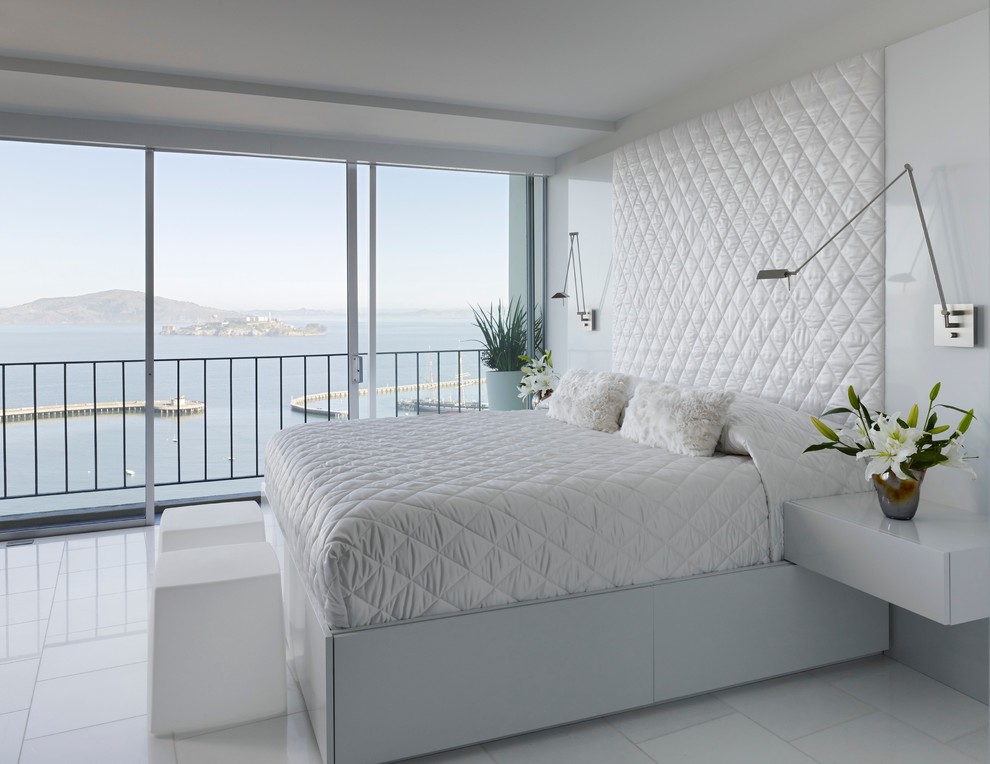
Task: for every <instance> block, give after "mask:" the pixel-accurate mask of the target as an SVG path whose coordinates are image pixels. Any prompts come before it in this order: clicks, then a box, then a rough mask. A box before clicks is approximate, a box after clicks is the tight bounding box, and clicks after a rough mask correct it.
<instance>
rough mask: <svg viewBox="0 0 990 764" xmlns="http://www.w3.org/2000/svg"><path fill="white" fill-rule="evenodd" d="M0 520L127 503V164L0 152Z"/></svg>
mask: <svg viewBox="0 0 990 764" xmlns="http://www.w3.org/2000/svg"><path fill="white" fill-rule="evenodd" d="M0 177H2V178H3V183H0V274H2V276H0V410H2V413H0V522H2V521H3V520H6V521H7V522H8V524H9V523H12V522H13V521H14V520H15V519H16V518H17V517H18V516H21V515H36V514H41V515H46V516H48V517H53V518H57V517H59V516H60V515H61V514H62V513H65V512H67V511H70V510H73V509H77V508H79V507H115V506H120V505H128V504H130V505H133V504H134V503H135V502H140V501H141V497H142V495H143V490H142V489H141V488H140V486H143V485H144V482H145V475H144V470H143V467H144V419H143V417H142V414H141V410H142V406H141V405H139V402H140V400H141V399H142V398H143V393H142V380H143V375H142V367H141V364H140V359H141V358H142V356H143V352H144V334H143V329H142V326H143V322H144V294H143V286H144V254H143V253H144V208H143V205H144V191H143V189H144V161H143V156H142V154H141V152H137V151H127V150H122V149H112V148H95V147H86V146H64V145H52V144H42V143H24V142H10V141H0Z"/></svg>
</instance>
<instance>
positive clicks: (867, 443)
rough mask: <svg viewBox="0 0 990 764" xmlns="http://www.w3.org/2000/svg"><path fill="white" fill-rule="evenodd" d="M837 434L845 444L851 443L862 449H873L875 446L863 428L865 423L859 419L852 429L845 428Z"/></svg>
mask: <svg viewBox="0 0 990 764" xmlns="http://www.w3.org/2000/svg"><path fill="white" fill-rule="evenodd" d="M836 434H837V435H838V436H839V440H841V441H842V442H843V443H851V444H853V445H856V446H859V447H860V448H871V447H872V446H873V441H872V440H871V438H870V435H869V433H868V432H867V431H866V428H865V427H863V423H862V422H861V421H859V420H858V419H857V420H856V421H855V422H854V423H853V426H852V427H844V428H843V429H841V430H839V431H838V432H837V433H836Z"/></svg>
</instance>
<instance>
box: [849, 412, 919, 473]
mask: <svg viewBox="0 0 990 764" xmlns="http://www.w3.org/2000/svg"><path fill="white" fill-rule="evenodd" d="M899 417H900V414H894V415H893V416H885V415H883V414H879V415H878V416H877V419H876V422H875V425H874V426H875V428H876V434H875V435H874V437H873V444H874V447H873V448H867V449H864V450H863V451H860V452H859V453H858V454H856V458H857V459H869V460H870V461H869V462H868V463H867V465H866V479H867V480H869V479H870V478H871V477H872V476H873V475H882V474H883V473H884V472H887V471H888V470H890V471H892V472H893V473H894V474H895V475H897V477H899V478H900V479H901V480H909V479H910V476H909V475H908V474H907V473H905V472H904V470H903V469H902V465H903V464H904V462H906V461H907V460H908V459H910V458H911V457H912V456H914V454H916V453H917V451H918V440H920V439H921V436H922V433H921V431H920V430H919V429H918V428H916V427H901V426H900V425H899V424H898V423H897V419H898V418H899Z"/></svg>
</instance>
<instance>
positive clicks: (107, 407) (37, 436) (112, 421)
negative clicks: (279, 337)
mask: <svg viewBox="0 0 990 764" xmlns="http://www.w3.org/2000/svg"><path fill="white" fill-rule="evenodd" d="M471 352H475V351H463V350H462V349H460V348H459V349H457V350H446V351H445V350H437V351H433V350H429V351H420V350H408V351H395V352H392V353H378V354H376V356H377V357H378V358H379V359H380V360H384V359H385V358H386V357H387V356H388V355H391V356H392V374H393V379H392V388H393V390H392V395H393V411H394V415H395V416H396V417H398V416H400V415H401V414H402V413H404V412H406V411H412V412H413V413H415V414H433V413H437V414H440V413H444V411H446V410H447V408H449V409H450V410H451V411H453V410H454V402H453V399H451V400H450V402H449V403H448V404H445V403H444V400H443V398H442V395H443V393H442V390H443V389H444V387H449V386H451V385H453V386H456V387H457V404H456V410H457V411H459V412H460V411H466V410H473V409H475V408H476V407H480V405H481V395H482V393H481V383H482V382H483V379H482V377H481V373H482V364H481V355H480V352H476V357H477V363H478V378H477V379H475V380H473V381H472V382H471V383H470V386H471V387H477V389H478V398H477V403H474V402H473V401H470V402H469V400H468V396H467V395H466V394H465V390H464V379H463V368H464V362H465V360H466V358H468V357H470V353H471ZM445 354H450V355H453V356H455V357H456V359H457V368H456V373H454V372H452V374H454V376H453V377H452V379H451V380H444V379H443V374H444V372H443V369H444V365H443V364H444V355H445ZM424 357H425V358H427V359H429V363H430V364H431V366H432V365H433V364H434V363H435V369H432V370H431V378H430V380H429V382H428V383H427V382H425V381H424V379H423V373H424V370H423V358H424ZM402 358H407V359H408V361H411V362H414V364H415V368H414V369H413V368H410V367H409V365H408V363H407V362H404V364H403V368H401V369H400V360H401V359H402ZM266 359H268V360H276V359H277V361H278V369H277V373H278V401H277V402H276V403H275V405H276V407H277V409H278V422H277V428H278V429H279V430H281V429H283V428H284V427H286V426H287V425H291V424H292V422H293V420H292V419H291V418H290V419H289V420H288V421H287V420H286V416H285V411H286V408H287V406H289V405H290V402H291V401H292V400H298V399H296V398H294V397H290V398H289V399H286V398H285V396H286V393H287V391H289V390H288V388H287V386H286V383H287V382H289V383H290V384H293V385H294V384H298V375H294V374H291V373H289V374H288V376H289V378H290V379H288V380H287V379H286V375H287V367H286V365H285V363H286V361H287V360H290V359H292V360H297V359H302V388H303V389H302V392H303V399H302V400H303V403H304V405H302V406H301V407H300V406H299V405H298V403H297V404H296V405H297V408H300V409H301V411H302V413H303V421H304V422H308V420H309V413H310V411H309V403H310V400H309V398H310V395H311V394H312V395H313V396H314V398H315V399H319V398H322V397H323V394H322V393H312V392H311V389H310V388H311V387H312V385H311V384H310V380H309V361H310V360H311V359H314V360H317V361H318V362H319V363H320V365H321V366H322V365H323V363H324V362H325V364H326V377H325V379H326V385H327V392H328V394H327V396H326V399H327V407H326V415H327V418H328V419H329V418H331V417H332V409H331V405H330V401H331V400H335V397H334V396H331V395H330V393H334V392H336V391H334V390H330V388H331V387H332V386H333V384H334V377H333V371H334V369H335V368H336V365H335V364H336V360H337V359H339V360H341V361H342V362H344V361H346V355H345V354H340V353H329V354H320V355H306V354H299V355H287V356H281V355H280V356H229V357H221V358H173V359H157V361H156V363H159V364H174V365H175V400H174V401H173V402H170V405H167V406H166V407H165V409H164V410H163V411H162V412H161V414H162V415H163V416H174V417H175V418H176V422H175V436H176V437H175V438H174V441H175V444H176V451H175V456H176V470H175V474H174V476H172V478H170V479H168V480H164V481H159V482H158V485H160V486H172V485H180V484H189V483H204V484H205V483H213V482H221V481H225V480H239V479H242V478H247V477H252V478H253V477H263V465H262V458H261V457H262V448H263V447H264V445H265V440H266V436H265V434H264V433H262V431H261V428H262V424H263V422H264V423H265V427H266V433H267V432H268V428H269V427H270V426H271V425H272V424H274V420H273V419H270V418H269V415H268V413H267V412H268V411H269V408H268V407H267V406H268V405H269V404H266V402H265V400H267V395H266V396H263V395H262V391H261V385H262V382H263V381H264V380H268V379H269V377H266V376H265V375H264V374H263V373H262V372H264V370H265V369H264V368H263V364H262V361H264V360H266ZM239 361H250V362H251V371H250V372H247V369H246V368H245V369H244V371H245V372H247V373H244V374H241V379H240V381H238V379H237V378H236V377H235V375H234V365H235V363H236V362H239ZM190 362H192V363H201V364H202V400H201V401H199V400H197V401H196V404H197V407H196V411H197V412H198V411H203V413H204V416H203V418H202V422H201V425H200V424H197V423H195V422H183V421H182V419H183V417H184V416H185V415H186V414H187V413H191V412H190V409H189V408H187V407H184V406H183V405H182V404H183V396H182V379H183V377H182V364H183V363H190ZM211 362H217V363H224V362H226V364H227V374H226V375H225V376H226V380H225V381H226V384H227V404H228V415H227V425H228V427H229V433H228V438H227V442H228V458H229V461H230V464H229V466H228V469H226V470H223V471H222V472H220V473H219V475H211V473H210V462H209V454H210V429H211V426H214V427H215V425H216V424H218V423H217V422H216V420H215V418H212V417H210V416H209V414H208V413H207V403H208V402H209V401H211V400H217V395H218V394H219V395H221V396H222V389H221V390H216V389H214V390H213V392H210V391H211V389H213V388H215V387H216V386H221V385H222V384H223V382H221V381H220V379H222V378H218V379H216V380H211V376H210V375H211V371H210V369H211ZM131 363H139V362H137V361H134V360H133V359H132V360H119V359H118V360H109V359H108V360H101V361H61V362H35V363H23V364H14V366H20V367H23V368H25V369H27V368H30V374H31V376H30V395H31V401H30V405H29V406H26V407H23V408H19V409H15V410H14V411H15V414H14V415H12V414H11V410H10V409H8V406H7V403H8V400H9V399H10V398H11V396H10V395H9V391H8V387H9V386H10V385H9V379H10V375H9V374H8V368H10V367H11V364H0V412H2V413H3V416H2V418H0V419H2V421H0V436H2V446H0V466H2V468H3V478H2V483H0V488H2V494H0V499H8V498H10V499H13V498H29V497H30V498H33V497H41V496H59V495H72V494H83V493H92V492H101V491H113V490H122V489H130V488H134V487H136V486H133V485H129V483H128V465H127V461H128V456H129V455H128V445H129V440H130V438H129V437H128V433H127V428H128V420H127V413H128V412H129V411H130V409H129V408H128V401H127V389H128V378H127V375H128V372H129V364H131ZM51 366H56V367H57V366H61V371H62V374H61V380H60V382H61V385H60V386H61V388H62V402H61V405H58V404H57V403H56V404H55V405H49V404H44V405H43V398H45V396H48V395H49V394H50V393H49V390H50V389H51V388H55V389H57V386H58V385H59V382H58V381H57V380H58V378H57V377H54V378H52V379H51V380H50V381H46V380H48V378H47V377H45V376H44V375H43V370H44V368H48V367H51ZM70 366H72V367H78V368H80V369H88V371H89V373H90V374H91V379H90V380H85V377H82V378H80V379H79V380H78V381H75V382H73V383H72V384H70V380H69V373H68V370H69V367H70ZM104 367H106V368H107V370H108V372H109V373H110V375H111V376H110V379H113V376H114V369H115V368H119V379H120V387H119V391H120V393H119V397H120V401H114V402H112V404H111V402H109V401H107V402H104V403H100V397H99V395H100V389H101V388H100V382H99V376H100V374H101V373H102V372H101V369H102V368H104ZM221 373H222V372H221ZM266 373H267V372H266ZM239 374H240V372H239ZM194 376H196V374H195V371H194ZM413 379H414V380H415V384H410V382H411V381H413ZM249 380H251V381H249ZM87 384H88V386H89V387H90V391H89V396H86V395H85V393H84V398H85V397H91V399H92V401H91V403H85V404H79V403H70V402H69V397H70V395H72V394H73V391H74V390H75V391H78V390H79V389H80V388H81V389H83V390H85V388H86V386H87ZM235 384H236V385H237V387H236V388H235ZM248 384H253V386H254V387H253V390H252V391H251V393H250V394H248V391H247V389H246V387H245V386H246V385H248ZM267 384H268V382H266V385H267ZM187 386H188V385H187ZM424 386H425V387H428V388H429V389H430V390H435V392H436V401H435V405H429V404H428V405H426V406H424V405H423V401H424V399H423V391H424ZM289 392H291V391H289ZM367 392H368V395H377V390H371V389H369V390H368V391H367ZM413 395H415V400H413V399H412V396H413ZM238 396H240V397H241V398H244V402H247V401H250V399H251V398H253V406H254V410H253V411H242V412H241V411H240V408H239V409H238V411H239V412H240V413H238V414H237V415H238V416H240V417H241V419H243V421H244V424H245V425H247V422H248V421H249V417H253V420H254V473H253V474H239V472H241V473H250V468H247V469H245V470H240V471H238V470H235V465H234V459H235V431H234V428H235V427H236V426H237V422H236V421H235V419H236V417H235V411H234V409H235V406H238V403H237V401H238V400H240V398H239V397H238ZM403 396H405V397H403ZM109 397H117V396H116V394H112V395H111V396H109ZM197 397H198V396H197ZM263 399H264V400H263ZM426 400H429V397H428V396H427V399H426ZM200 404H201V405H202V408H200ZM144 405H145V406H152V407H153V406H154V405H155V402H154V401H145V404H144ZM263 405H265V406H266V415H265V416H264V417H262V411H261V409H262V406H263ZM117 406H119V407H120V412H119V413H120V417H119V419H118V418H117V417H116V413H117V411H116V408H115V407H117ZM315 410H316V409H314V411H315ZM272 413H274V412H272ZM101 415H104V420H100V419H99V417H100V416H101ZM106 415H109V416H106ZM72 416H92V419H93V422H92V427H93V432H92V438H91V443H90V448H92V454H93V455H92V465H93V480H92V481H85V484H84V486H83V487H73V481H72V478H71V474H72V473H71V471H70V467H71V464H72V461H73V454H74V453H76V451H75V449H78V448H80V445H81V449H82V450H81V452H82V453H83V454H85V453H86V450H87V448H86V445H85V444H86V440H85V436H84V438H83V440H82V441H76V442H72V441H71V440H70V432H69V430H70V428H69V423H68V419H69V417H72ZM221 416H222V412H221ZM57 417H61V418H62V424H61V430H62V441H63V442H62V446H63V454H62V467H63V469H64V475H63V480H62V481H54V486H55V487H54V488H53V487H52V482H53V481H47V478H46V480H42V479H41V477H42V476H41V469H42V467H43V466H44V465H45V464H49V463H50V462H48V461H47V459H48V455H46V454H45V453H44V447H43V446H44V445H45V444H44V443H43V441H44V439H45V437H44V436H45V433H46V432H49V430H46V429H45V428H46V427H47V425H45V424H44V423H42V422H41V421H40V420H42V419H49V418H57ZM29 418H30V419H31V420H32V425H31V430H32V433H33V439H34V441H33V445H32V449H31V451H27V450H26V449H24V451H25V453H24V456H25V457H28V456H29V455H30V457H33V459H34V475H33V486H32V487H30V488H27V489H26V490H25V491H23V492H20V491H17V489H16V488H15V489H14V492H13V493H12V490H11V489H12V485H11V483H10V479H9V468H10V460H11V458H12V457H11V453H12V452H11V449H10V447H9V442H8V436H9V424H10V422H11V421H18V420H19V421H24V422H25V423H26V420H27V419H29ZM101 422H105V423H106V424H103V425H101ZM117 422H119V426H120V428H121V432H120V433H119V435H118V434H117V433H115V432H114V431H113V427H114V426H116V423H117ZM269 422H270V423H271V424H269ZM101 426H102V427H103V436H104V437H102V438H101V434H100V428H101ZM190 426H192V427H193V430H191V431H190V432H187V433H186V435H187V437H186V440H189V437H194V438H195V437H196V436H197V435H198V433H196V432H195V428H196V427H197V426H202V427H203V434H202V438H203V455H202V459H203V464H202V469H199V468H198V467H197V466H196V465H192V467H193V469H192V472H193V473H194V474H195V477H193V476H191V475H190V474H189V473H190V469H188V468H190V466H191V465H190V464H187V465H185V466H186V467H187V469H186V470H185V474H183V469H182V467H183V458H184V457H185V456H188V454H186V453H184V450H183V439H182V432H183V430H187V429H188V428H189V427H190ZM248 426H250V425H248ZM84 431H85V430H84ZM107 437H109V438H110V440H111V441H112V440H114V439H116V438H118V437H119V442H120V445H121V464H120V465H119V466H113V465H110V468H111V472H110V474H112V473H113V471H116V470H117V469H120V471H121V474H122V484H120V485H117V484H116V483H115V482H114V481H113V480H110V481H109V482H110V483H111V484H112V485H108V486H106V487H104V486H102V485H101V481H100V469H101V463H100V450H99V449H100V443H101V441H103V440H106V438H107ZM56 442H57V441H56ZM190 442H192V441H190ZM248 442H250V441H248ZM56 447H57V446H56ZM70 449H72V451H70ZM214 450H215V448H214ZM56 453H57V452H56ZM104 456H106V455H104ZM18 458H20V457H19V456H18ZM56 458H57V457H56ZM191 458H192V457H191ZM46 474H47V473H46ZM46 481H47V482H46ZM103 482H107V481H103ZM0 506H2V505H0Z"/></svg>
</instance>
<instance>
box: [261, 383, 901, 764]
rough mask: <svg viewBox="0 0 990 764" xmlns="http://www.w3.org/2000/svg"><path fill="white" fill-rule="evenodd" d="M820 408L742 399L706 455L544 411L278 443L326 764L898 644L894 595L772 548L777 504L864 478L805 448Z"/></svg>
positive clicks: (338, 431) (594, 712)
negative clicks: (865, 588)
mask: <svg viewBox="0 0 990 764" xmlns="http://www.w3.org/2000/svg"><path fill="white" fill-rule="evenodd" d="M806 421H807V420H806V417H804V416H803V415H799V414H797V413H796V412H793V411H790V410H787V409H785V408H783V407H781V406H777V405H775V404H770V403H766V402H762V401H759V400H757V399H751V398H748V397H745V396H740V397H739V398H738V399H737V401H736V402H735V403H734V404H733V406H732V408H731V409H730V414H729V422H728V424H727V426H726V428H725V429H724V431H723V436H722V439H721V448H722V451H720V452H717V453H716V454H715V455H713V456H712V457H683V456H677V455H673V454H670V453H667V452H664V451H661V450H659V449H652V448H649V447H646V446H642V445H639V444H636V443H632V442H630V441H627V440H625V439H623V438H622V437H620V436H619V435H618V434H605V433H601V432H596V431H593V430H586V429H582V428H578V427H574V426H572V425H569V424H564V423H562V422H559V421H555V420H552V419H550V418H548V417H546V416H545V415H544V414H543V413H542V412H510V413H496V412H492V413H483V414H467V415H458V416H440V417H430V418H427V417H422V418H415V419H412V418H410V419H408V420H400V421H395V420H389V421H363V422H351V423H343V424H340V423H326V424H314V425H305V426H301V427H297V428H292V429H290V430H286V431H284V432H282V433H280V434H279V435H277V436H275V437H274V438H273V440H272V442H271V443H270V445H269V447H268V451H267V455H266V489H265V492H266V498H267V500H268V501H270V503H271V506H272V508H273V510H274V512H275V514H276V516H277V518H278V520H279V523H280V525H281V527H282V530H283V533H284V535H285V539H286V549H287V552H288V554H287V560H286V581H287V592H286V596H287V603H288V608H287V610H288V613H289V619H290V627H289V632H290V647H291V651H292V655H293V662H294V664H295V668H296V671H297V675H298V676H299V678H300V681H301V683H302V685H303V691H304V695H305V696H306V700H307V706H308V708H309V711H310V716H311V719H312V720H313V725H314V729H315V730H316V731H317V738H318V739H319V740H320V743H321V750H322V752H323V754H324V756H325V758H326V759H327V761H337V762H339V763H341V764H350V763H351V762H361V761H388V760H393V759H398V758H403V757H407V756H413V755H418V754H422V753H427V752H431V751H435V750H442V749H446V748H451V747H456V746H459V745H466V744H469V743H473V742H478V741H481V740H486V739H491V738H495V737H500V736H504V735H510V734H517V733H519V732H523V731H526V730H530V729H536V728H540V727H545V726H551V725H553V724H560V723H565V722H569V721H575V720H578V719H583V718H589V717H592V716H598V715H602V714H606V713H611V712H615V711H619V710H623V709H626V708H633V707H637V706H642V705H648V704H651V703H655V702H660V701H662V700H667V699H672V698H675V697H683V696H685V695H690V694H695V693H698V692H705V691H709V690H711V689H715V688H718V687H724V686H729V685H732V684H738V683H740V682H745V681H752V680H754V679H759V678H763V677H766V676H773V675H777V674H783V673H788V672H791V671H796V670H800V669H804V668H810V667H812V666H817V665H823V664H826V663H829V662H834V661H838V660H844V659H848V658H852V657H858V656H861V655H866V654H870V653H874V652H879V651H880V650H882V649H884V648H885V647H886V638H887V629H886V606H885V605H884V604H883V603H880V602H878V601H876V600H873V599H872V598H869V597H866V596H864V595H861V594H859V593H857V592H853V591H852V590H849V589H846V588H845V587H842V586H840V585H836V584H834V583H832V582H829V581H827V580H825V579H822V578H820V577H818V576H815V575H814V574H809V573H807V572H805V571H801V570H799V569H797V568H794V567H793V566H790V565H787V564H786V563H778V562H777V561H778V560H780V559H781V553H782V544H781V535H780V534H781V522H780V512H781V505H782V502H783V501H785V500H786V499H788V498H795V497H798V496H813V495H825V494H834V493H841V492H847V491H851V490H862V487H863V486H862V484H861V476H859V475H858V470H855V469H850V465H849V461H848V460H839V459H836V458H834V455H829V454H816V455H808V456H801V454H800V452H801V450H802V449H803V446H804V445H805V444H806V443H807V442H808V440H809V438H810V433H809V432H808V430H809V428H808V427H807V426H806V424H805V423H806ZM726 451H728V452H732V453H725V452H726ZM727 571H737V572H735V573H727Z"/></svg>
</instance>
